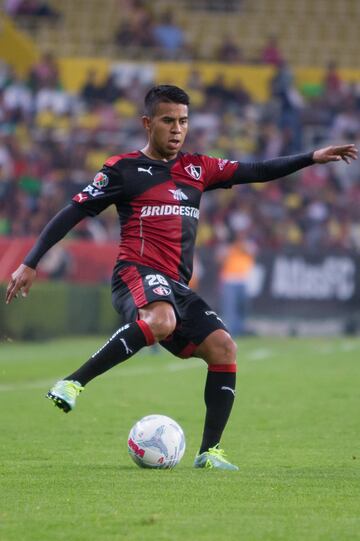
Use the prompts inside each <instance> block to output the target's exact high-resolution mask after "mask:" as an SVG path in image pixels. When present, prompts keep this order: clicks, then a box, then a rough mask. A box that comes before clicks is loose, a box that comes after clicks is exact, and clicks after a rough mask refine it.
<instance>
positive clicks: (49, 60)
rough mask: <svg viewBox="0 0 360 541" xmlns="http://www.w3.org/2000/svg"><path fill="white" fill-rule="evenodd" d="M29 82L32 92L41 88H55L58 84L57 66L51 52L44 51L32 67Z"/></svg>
mask: <svg viewBox="0 0 360 541" xmlns="http://www.w3.org/2000/svg"><path fill="white" fill-rule="evenodd" d="M29 84H30V86H31V88H32V90H33V91H34V92H37V91H38V90H40V89H41V88H57V87H58V86H59V85H60V81H59V68H58V65H57V61H56V60H55V57H54V55H53V54H52V53H50V52H47V53H44V54H43V56H42V57H41V58H40V60H39V62H37V63H36V64H35V65H34V66H33V67H32V69H31V71H30V77H29Z"/></svg>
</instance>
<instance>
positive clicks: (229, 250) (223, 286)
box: [220, 231, 255, 337]
mask: <svg viewBox="0 0 360 541" xmlns="http://www.w3.org/2000/svg"><path fill="white" fill-rule="evenodd" d="M221 252H223V253H221ZM221 252H220V253H221V262H222V264H221V268H220V314H221V317H222V318H223V320H224V323H225V325H226V326H227V328H228V329H229V332H230V333H231V335H232V336H236V337H237V336H243V335H245V334H248V332H249V329H248V328H247V326H246V320H247V317H248V313H249V293H248V287H249V286H248V283H249V279H250V275H251V272H252V271H253V269H254V266H255V245H254V244H252V243H251V242H250V241H249V240H247V232H246V231H239V232H238V233H237V234H236V236H235V239H234V240H233V242H232V243H231V244H229V245H228V246H226V247H225V248H224V249H223V250H222V251H221Z"/></svg>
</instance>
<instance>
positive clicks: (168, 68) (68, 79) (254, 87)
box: [59, 58, 360, 102]
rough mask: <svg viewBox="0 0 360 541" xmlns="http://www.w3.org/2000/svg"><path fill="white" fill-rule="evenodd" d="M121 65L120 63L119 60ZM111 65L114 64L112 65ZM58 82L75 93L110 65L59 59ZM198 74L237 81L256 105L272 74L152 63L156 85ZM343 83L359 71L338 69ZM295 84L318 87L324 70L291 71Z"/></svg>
mask: <svg viewBox="0 0 360 541" xmlns="http://www.w3.org/2000/svg"><path fill="white" fill-rule="evenodd" d="M119 62H121V61H119ZM113 63H114V64H115V63H116V62H113ZM59 64H60V71H61V76H62V83H63V86H64V88H66V89H67V90H69V91H71V92H77V91H79V89H80V88H81V86H82V85H83V83H84V81H85V79H86V76H87V73H88V71H89V69H93V70H95V71H96V72H97V76H98V81H102V80H104V79H105V77H106V75H107V74H108V72H109V70H110V68H111V65H112V62H110V61H109V60H107V59H102V58H100V59H97V58H62V59H60V60H59ZM193 70H196V71H199V72H200V74H201V76H202V79H203V81H204V82H205V83H206V84H209V83H211V82H213V81H215V79H216V78H217V77H218V76H219V75H221V76H223V78H224V81H225V83H226V84H227V85H233V84H235V83H236V82H237V81H241V82H242V84H243V85H244V87H245V88H246V89H247V90H248V91H249V92H250V93H251V95H252V96H253V98H254V99H255V100H257V101H259V102H263V101H265V100H266V99H267V98H268V96H269V82H270V80H271V78H272V76H273V74H274V68H273V67H271V66H249V65H239V66H233V65H224V64H217V63H203V62H201V63H186V62H176V63H175V62H156V63H155V73H156V81H155V82H156V83H164V84H176V85H178V86H181V87H185V88H186V86H187V81H188V79H189V75H190V73H191V72H192V71H193ZM339 74H340V76H341V78H342V79H343V80H344V81H347V82H359V81H360V70H353V69H339ZM294 75H295V80H296V84H297V85H298V86H299V87H300V88H302V87H304V86H306V85H320V84H321V82H322V80H323V78H324V75H325V69H322V68H307V67H305V68H304V67H299V68H294Z"/></svg>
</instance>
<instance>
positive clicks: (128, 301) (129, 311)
mask: <svg viewBox="0 0 360 541" xmlns="http://www.w3.org/2000/svg"><path fill="white" fill-rule="evenodd" d="M112 303H113V306H114V308H115V310H116V311H117V312H118V313H119V314H120V316H121V319H122V321H123V322H126V323H128V322H131V321H136V320H137V319H138V318H139V317H140V318H141V319H144V320H145V321H146V322H147V323H148V324H149V326H150V327H151V329H152V330H153V332H154V334H155V335H156V336H157V337H159V339H161V338H163V337H166V336H167V335H168V334H170V333H171V332H172V331H173V330H174V328H175V325H176V314H177V307H176V300H175V296H174V293H173V290H172V284H171V281H170V280H169V278H167V277H166V276H164V275H162V274H161V273H159V272H157V271H155V270H153V269H149V268H147V267H141V266H139V265H133V264H124V265H120V266H119V267H118V272H117V276H116V280H115V281H113V291H112Z"/></svg>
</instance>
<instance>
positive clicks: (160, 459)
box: [128, 415, 185, 468]
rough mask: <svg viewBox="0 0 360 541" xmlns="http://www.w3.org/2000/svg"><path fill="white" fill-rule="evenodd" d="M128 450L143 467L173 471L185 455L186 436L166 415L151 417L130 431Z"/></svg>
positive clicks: (139, 422) (144, 418)
mask: <svg viewBox="0 0 360 541" xmlns="http://www.w3.org/2000/svg"><path fill="white" fill-rule="evenodd" d="M128 451H129V454H130V456H131V458H132V459H133V461H134V462H135V463H136V464H137V465H138V466H140V467H141V468H174V467H175V466H176V464H178V463H179V462H180V460H181V459H182V457H183V455H184V452H185V436H184V432H183V431H182V428H181V427H180V426H179V425H178V423H177V422H176V421H174V420H173V419H171V418H170V417H166V415H148V416H147V417H143V418H142V419H140V421H138V422H137V423H136V424H135V425H134V426H133V427H132V429H131V430H130V434H129V438H128Z"/></svg>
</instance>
